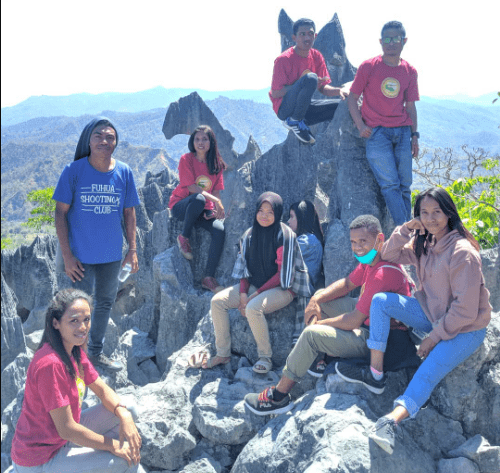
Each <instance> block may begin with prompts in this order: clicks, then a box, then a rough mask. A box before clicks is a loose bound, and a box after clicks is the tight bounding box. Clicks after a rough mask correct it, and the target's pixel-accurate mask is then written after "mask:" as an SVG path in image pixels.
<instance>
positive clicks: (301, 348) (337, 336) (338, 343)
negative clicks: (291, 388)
mask: <svg viewBox="0 0 500 473" xmlns="http://www.w3.org/2000/svg"><path fill="white" fill-rule="evenodd" d="M356 302H357V300H356V299H353V298H352V297H347V296H346V297H341V298H339V299H334V300H333V301H329V302H326V303H324V304H321V315H322V317H323V318H324V319H327V318H332V317H336V316H337V315H341V314H345V313H348V312H351V311H353V310H354V309H355V307H356ZM369 335H370V331H369V330H368V329H366V328H364V327H361V328H359V329H355V330H341V329H336V328H333V327H328V326H325V325H309V326H308V327H306V328H305V329H304V331H303V332H302V335H301V336H300V338H299V340H298V341H297V344H296V345H295V347H294V349H293V350H292V352H291V353H290V355H288V358H287V360H286V366H285V368H284V369H283V375H284V376H286V377H287V378H289V379H291V380H292V381H300V379H301V378H303V377H304V376H305V375H306V373H307V370H308V369H309V368H310V367H311V364H312V363H313V361H314V360H315V359H316V357H317V356H318V354H319V353H326V354H327V355H330V356H334V357H339V358H363V357H367V356H368V355H369V353H370V350H368V347H367V346H366V340H367V339H368V337H369Z"/></svg>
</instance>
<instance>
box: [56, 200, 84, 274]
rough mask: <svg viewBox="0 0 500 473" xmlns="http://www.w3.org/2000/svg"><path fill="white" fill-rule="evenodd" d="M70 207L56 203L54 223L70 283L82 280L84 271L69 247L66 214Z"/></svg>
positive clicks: (62, 203)
mask: <svg viewBox="0 0 500 473" xmlns="http://www.w3.org/2000/svg"><path fill="white" fill-rule="evenodd" d="M70 207H71V206H70V205H69V204H65V203H64V202H57V201H56V213H55V221H56V233H57V238H58V239H59V246H60V247H61V253H62V257H63V260H64V271H65V273H66V274H67V275H68V277H69V278H70V279H71V281H73V282H75V281H77V280H78V281H81V280H82V278H83V272H84V271H85V269H84V267H83V265H82V263H81V262H80V261H78V259H77V258H75V256H74V255H73V253H72V251H71V248H70V246H69V237H68V212H69V209H70Z"/></svg>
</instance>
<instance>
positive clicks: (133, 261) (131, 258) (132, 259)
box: [122, 250, 139, 274]
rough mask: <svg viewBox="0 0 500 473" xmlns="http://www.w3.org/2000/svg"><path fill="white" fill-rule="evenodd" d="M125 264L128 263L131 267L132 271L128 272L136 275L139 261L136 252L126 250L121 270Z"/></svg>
mask: <svg viewBox="0 0 500 473" xmlns="http://www.w3.org/2000/svg"><path fill="white" fill-rule="evenodd" d="M127 263H130V266H132V271H130V272H131V273H132V274H134V273H137V271H139V260H138V259H137V250H128V253H127V256H125V258H124V260H123V263H122V268H123V267H124V266H125V265H126V264H127Z"/></svg>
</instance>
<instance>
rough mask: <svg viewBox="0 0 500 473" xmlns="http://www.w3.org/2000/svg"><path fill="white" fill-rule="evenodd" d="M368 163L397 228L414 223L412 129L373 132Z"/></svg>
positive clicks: (406, 127)
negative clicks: (412, 209) (412, 215)
mask: <svg viewBox="0 0 500 473" xmlns="http://www.w3.org/2000/svg"><path fill="white" fill-rule="evenodd" d="M366 159H367V160H368V163H369V164H370V167H371V169H372V171H373V174H374V175H375V179H376V180H377V182H378V184H379V186H380V190H381V192H382V195H383V196H384V199H385V203H386V205H387V208H388V209H389V212H390V213H391V216H392V219H393V220H394V223H395V224H396V225H402V224H403V223H405V222H407V221H408V220H410V219H411V191H410V187H411V183H412V153H411V129H410V127H409V126H401V127H396V128H386V127H383V126H377V127H375V128H373V130H372V134H371V136H370V137H369V138H368V139H367V140H366Z"/></svg>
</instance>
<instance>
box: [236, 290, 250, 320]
mask: <svg viewBox="0 0 500 473" xmlns="http://www.w3.org/2000/svg"><path fill="white" fill-rule="evenodd" d="M247 304H248V294H245V293H244V292H240V305H239V306H238V310H239V311H240V313H241V315H242V316H243V317H246V313H245V309H246V307H247Z"/></svg>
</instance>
